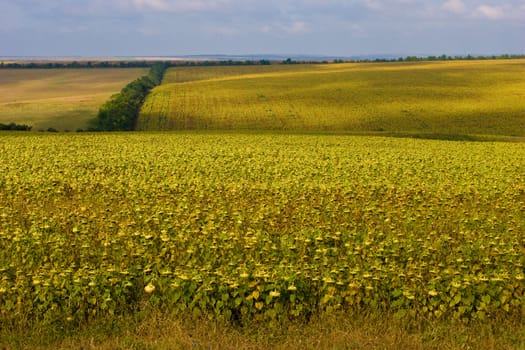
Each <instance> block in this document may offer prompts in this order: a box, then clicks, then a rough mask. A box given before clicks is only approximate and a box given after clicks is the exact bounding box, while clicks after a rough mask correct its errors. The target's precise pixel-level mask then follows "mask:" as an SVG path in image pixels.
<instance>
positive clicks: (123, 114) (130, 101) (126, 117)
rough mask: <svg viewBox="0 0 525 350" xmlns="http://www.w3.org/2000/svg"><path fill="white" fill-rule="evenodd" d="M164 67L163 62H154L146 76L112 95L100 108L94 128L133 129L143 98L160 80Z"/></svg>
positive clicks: (100, 129) (102, 129)
mask: <svg viewBox="0 0 525 350" xmlns="http://www.w3.org/2000/svg"><path fill="white" fill-rule="evenodd" d="M165 69H166V66H165V65H164V64H162V63H159V64H155V65H153V66H152V67H151V69H150V71H149V74H148V75H147V76H143V77H141V78H139V79H137V80H135V81H133V82H131V83H130V84H128V85H126V87H124V88H123V89H122V91H121V92H120V93H119V94H116V95H113V96H112V97H111V99H110V100H109V101H107V102H106V103H105V104H104V105H103V106H102V107H101V108H100V111H99V113H98V119H97V122H96V126H95V130H99V131H126V130H127V131H129V130H133V129H134V128H135V123H136V121H137V118H138V116H139V110H140V107H141V106H142V103H143V102H144V99H145V98H146V96H147V95H148V93H149V91H150V90H151V89H152V88H154V87H155V86H157V85H159V84H160V83H161V82H162V77H163V75H164V71H165Z"/></svg>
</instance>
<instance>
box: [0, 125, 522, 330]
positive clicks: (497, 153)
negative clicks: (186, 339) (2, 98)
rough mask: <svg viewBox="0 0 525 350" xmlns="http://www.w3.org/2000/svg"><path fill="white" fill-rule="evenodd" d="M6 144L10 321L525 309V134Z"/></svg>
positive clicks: (61, 139)
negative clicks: (502, 137)
mask: <svg viewBox="0 0 525 350" xmlns="http://www.w3.org/2000/svg"><path fill="white" fill-rule="evenodd" d="M0 147H1V148H2V149H3V150H4V152H2V153H1V154H0V164H2V165H3V167H4V168H3V169H4V172H3V176H2V178H0V327H3V326H4V325H9V324H20V322H21V320H26V321H28V322H31V321H32V320H40V321H43V322H50V323H54V324H57V323H58V324H63V325H64V327H67V325H68V324H69V325H71V326H75V325H78V324H82V323H83V322H85V321H86V320H89V319H92V318H96V317H99V316H102V317H105V316H107V317H111V316H113V315H119V314H124V313H128V312H136V311H140V309H141V308H142V307H144V305H149V307H152V308H154V309H156V310H159V311H173V312H175V313H176V314H178V313H180V314H184V315H193V316H195V317H200V316H205V317H210V318H213V319H217V320H228V321H231V322H233V323H239V324H247V323H249V322H250V321H252V320H260V321H263V322H267V323H271V322H280V321H282V320H286V319H300V320H303V319H308V318H310V317H312V316H315V315H318V314H320V313H331V312H333V311H337V310H340V311H343V312H345V311H349V312H350V311H358V312H364V313H377V312H382V311H390V312H393V313H395V314H396V317H398V318H400V319H404V318H411V319H416V320H418V319H419V320H421V319H447V318H457V319H460V320H465V319H484V318H492V317H496V316H498V317H506V316H507V315H518V317H519V315H523V312H525V276H524V274H525V270H524V266H525V265H524V264H525V254H524V251H525V240H524V238H523V234H522V233H523V232H524V229H525V217H524V216H523V212H524V210H525V186H524V184H525V178H524V176H525V175H524V172H523V168H524V167H525V154H524V148H523V147H522V145H521V144H512V143H509V144H505V143H469V142H463V143H457V142H443V141H429V140H416V139H392V138H391V139H387V138H378V137H375V138H372V137H370V138H367V137H345V136H306V135H302V136H290V135H275V134H269V135H222V134H216V135H214V134H210V135H206V134H204V135H198V134H197V135H196V134H126V135H103V134H61V135H49V134H48V135H31V136H26V135H16V136H15V135H12V136H11V135H7V136H5V137H2V138H0ZM115 150H118V151H117V152H115ZM44 160H45V161H44Z"/></svg>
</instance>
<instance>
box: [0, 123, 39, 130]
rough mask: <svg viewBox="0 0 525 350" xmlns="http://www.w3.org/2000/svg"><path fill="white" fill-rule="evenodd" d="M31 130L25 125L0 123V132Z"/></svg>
mask: <svg viewBox="0 0 525 350" xmlns="http://www.w3.org/2000/svg"><path fill="white" fill-rule="evenodd" d="M31 129H32V127H31V126H29V125H25V124H15V123H9V124H2V123H0V130H12V131H30V130H31Z"/></svg>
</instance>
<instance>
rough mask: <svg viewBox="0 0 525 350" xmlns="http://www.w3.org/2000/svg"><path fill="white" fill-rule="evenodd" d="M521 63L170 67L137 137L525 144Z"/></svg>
mask: <svg viewBox="0 0 525 350" xmlns="http://www.w3.org/2000/svg"><path fill="white" fill-rule="evenodd" d="M524 111H525V61H523V60H505V61H454V62H416V63H411V62H399V63H398V62H396V63H351V64H350V63H349V64H331V65H323V64H317V65H277V66H252V67H178V68H171V69H170V70H169V71H168V73H167V75H166V78H165V80H164V84H163V85H162V86H160V87H157V88H156V89H155V90H154V91H153V92H152V94H151V95H150V96H149V97H148V99H147V100H146V102H145V104H144V106H143V108H142V112H141V115H140V118H139V121H138V125H137V128H138V129H139V130H179V129H214V130H230V129H247V130H287V131H307V132H309V131H328V132H350V133H384V134H389V133H390V134H396V133H397V134H399V133H410V134H423V135H425V134H427V135H440V134H442V135H443V134H444V135H505V136H519V137H523V136H525V114H524Z"/></svg>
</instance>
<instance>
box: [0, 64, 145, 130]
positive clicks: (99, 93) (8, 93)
mask: <svg viewBox="0 0 525 350" xmlns="http://www.w3.org/2000/svg"><path fill="white" fill-rule="evenodd" d="M146 72H147V70H146V69H142V68H138V69H135V68H130V69H120V68H105V69H2V70H0V123H5V124H7V123H11V122H13V123H17V124H28V125H31V126H33V130H39V129H47V128H49V127H53V128H55V129H58V130H66V129H68V130H76V129H77V128H85V127H86V126H87V124H88V121H89V120H91V119H93V118H95V117H96V114H97V112H98V108H99V107H100V105H102V104H103V103H104V102H105V101H106V100H107V99H108V98H109V97H110V96H111V95H112V94H114V93H117V92H119V91H120V89H122V87H124V86H125V85H126V84H127V83H129V82H130V81H132V80H134V79H135V78H138V77H139V76H141V75H143V74H145V73H146Z"/></svg>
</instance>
